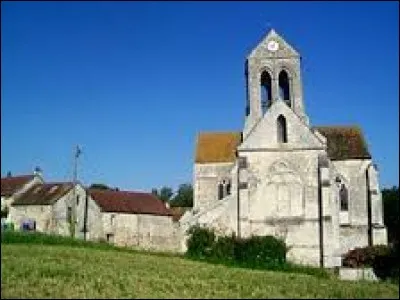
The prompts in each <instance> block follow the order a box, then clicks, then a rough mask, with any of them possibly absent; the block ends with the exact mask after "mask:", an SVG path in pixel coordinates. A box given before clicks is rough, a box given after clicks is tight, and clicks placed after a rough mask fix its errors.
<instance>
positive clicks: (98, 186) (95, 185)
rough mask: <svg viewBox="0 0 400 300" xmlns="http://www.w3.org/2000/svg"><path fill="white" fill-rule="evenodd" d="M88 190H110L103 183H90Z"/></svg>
mask: <svg viewBox="0 0 400 300" xmlns="http://www.w3.org/2000/svg"><path fill="white" fill-rule="evenodd" d="M89 189H98V190H112V188H110V187H109V186H107V185H105V184H103V183H92V185H91V186H90V187H89Z"/></svg>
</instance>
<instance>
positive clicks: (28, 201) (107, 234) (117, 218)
mask: <svg viewBox="0 0 400 300" xmlns="http://www.w3.org/2000/svg"><path fill="white" fill-rule="evenodd" d="M35 176H36V175H35ZM35 176H33V175H32V176H17V177H13V178H2V194H3V193H4V195H12V197H13V201H12V204H11V205H10V209H9V215H8V220H9V222H11V223H13V224H14V226H15V229H16V230H34V231H38V232H44V233H50V234H57V235H63V236H71V235H72V231H73V232H74V234H73V235H74V237H76V238H79V239H86V240H92V241H108V242H109V243H112V244H115V245H117V246H127V247H135V248H142V249H148V250H157V251H175V252H176V251H180V249H181V248H182V245H181V244H180V243H181V237H180V230H179V223H178V222H177V218H178V217H179V216H180V215H181V213H179V212H174V211H173V210H171V209H170V208H169V207H168V206H166V205H165V204H164V203H163V202H162V201H161V200H159V199H158V198H156V197H155V196H154V195H152V194H149V193H143V192H131V191H116V190H109V189H108V190H102V189H88V188H85V187H84V186H82V184H81V183H76V184H73V183H71V182H50V183H45V182H43V180H42V179H41V177H38V178H39V179H40V180H34V178H36V177H35ZM28 182H29V183H31V182H32V184H29V185H28ZM24 185H25V186H24ZM22 186H24V188H23V189H21V187H22ZM12 188H13V189H12ZM17 188H18V189H17ZM12 191H18V193H15V192H14V193H11V192H12ZM74 216H75V217H74ZM71 224H73V226H72V225H71Z"/></svg>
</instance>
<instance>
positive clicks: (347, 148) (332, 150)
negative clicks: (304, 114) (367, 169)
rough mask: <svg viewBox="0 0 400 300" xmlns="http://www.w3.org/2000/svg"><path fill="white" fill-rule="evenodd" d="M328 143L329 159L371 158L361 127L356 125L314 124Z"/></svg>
mask: <svg viewBox="0 0 400 300" xmlns="http://www.w3.org/2000/svg"><path fill="white" fill-rule="evenodd" d="M313 128H314V129H317V130H318V131H319V132H320V133H321V134H322V135H323V136H325V137H326V139H327V143H328V145H327V146H328V156H329V158H330V159H331V160H345V159H362V158H364V159H365V158H371V155H370V153H369V152H368V147H367V144H366V142H365V139H364V136H363V134H362V131H361V129H360V128H359V127H358V126H316V127H313Z"/></svg>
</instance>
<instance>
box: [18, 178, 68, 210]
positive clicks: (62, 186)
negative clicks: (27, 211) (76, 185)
mask: <svg viewBox="0 0 400 300" xmlns="http://www.w3.org/2000/svg"><path fill="white" fill-rule="evenodd" d="M72 187H73V184H72V183H71V182H53V183H44V184H36V185H34V186H32V187H31V188H29V189H28V190H27V191H25V192H24V193H23V194H21V195H20V196H18V197H17V198H16V199H15V201H14V203H13V204H12V205H13V206H14V205H52V204H54V203H55V202H57V200H58V199H60V198H61V197H62V196H64V195H65V194H66V193H67V192H68V191H70V190H71V189H72Z"/></svg>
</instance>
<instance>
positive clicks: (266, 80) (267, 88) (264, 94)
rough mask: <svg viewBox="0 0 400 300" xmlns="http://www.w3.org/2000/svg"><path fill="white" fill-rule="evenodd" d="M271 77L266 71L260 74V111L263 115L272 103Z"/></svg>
mask: <svg viewBox="0 0 400 300" xmlns="http://www.w3.org/2000/svg"><path fill="white" fill-rule="evenodd" d="M271 87H272V84H271V76H270V75H269V73H268V72H267V71H264V72H262V73H261V82H260V88H261V110H262V113H263V114H265V112H266V111H267V109H268V107H270V105H271V101H272V90H271Z"/></svg>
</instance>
